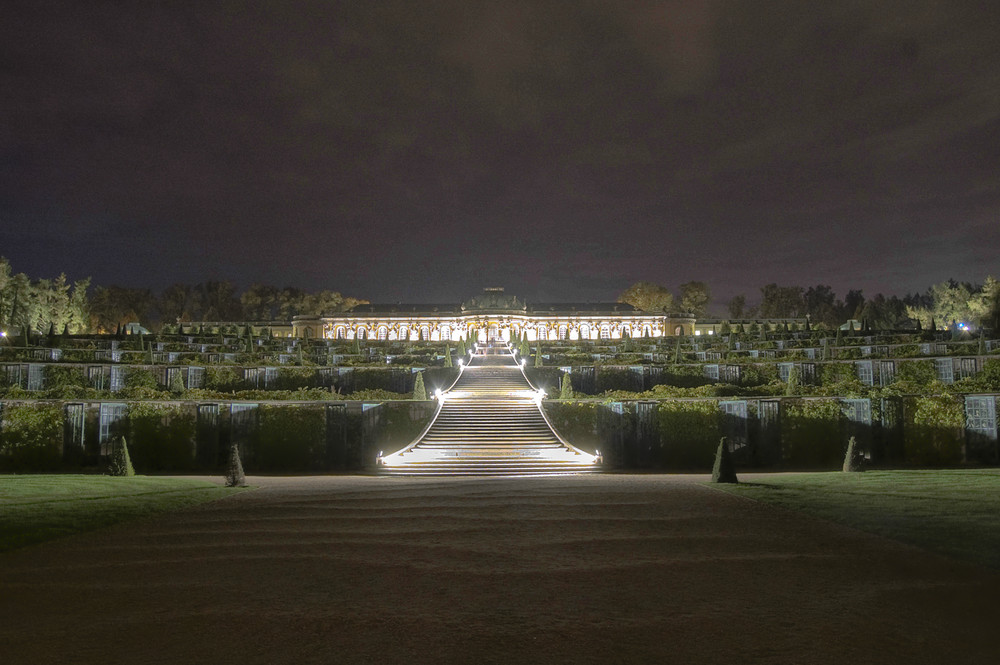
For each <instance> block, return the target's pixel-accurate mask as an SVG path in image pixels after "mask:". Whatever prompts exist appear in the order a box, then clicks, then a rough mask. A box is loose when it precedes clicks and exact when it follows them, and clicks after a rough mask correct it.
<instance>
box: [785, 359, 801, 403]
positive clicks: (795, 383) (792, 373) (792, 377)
mask: <svg viewBox="0 0 1000 665" xmlns="http://www.w3.org/2000/svg"><path fill="white" fill-rule="evenodd" d="M798 393H799V368H798V366H797V365H792V367H791V369H789V370H788V383H787V384H785V395H788V396H792V395H797V394H798Z"/></svg>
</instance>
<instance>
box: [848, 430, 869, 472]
mask: <svg viewBox="0 0 1000 665" xmlns="http://www.w3.org/2000/svg"><path fill="white" fill-rule="evenodd" d="M854 471H864V467H863V464H862V457H861V451H860V450H859V449H858V442H857V440H856V439H855V438H854V437H853V436H852V437H851V438H850V439H848V440H847V452H846V453H845V454H844V472H845V473H846V472H854Z"/></svg>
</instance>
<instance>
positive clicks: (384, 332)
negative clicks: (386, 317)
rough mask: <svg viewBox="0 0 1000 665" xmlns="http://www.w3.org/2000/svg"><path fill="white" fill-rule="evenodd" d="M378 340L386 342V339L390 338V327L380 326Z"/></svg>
mask: <svg viewBox="0 0 1000 665" xmlns="http://www.w3.org/2000/svg"><path fill="white" fill-rule="evenodd" d="M378 338H379V340H381V341H385V340H386V339H388V338H389V327H388V326H379V327H378Z"/></svg>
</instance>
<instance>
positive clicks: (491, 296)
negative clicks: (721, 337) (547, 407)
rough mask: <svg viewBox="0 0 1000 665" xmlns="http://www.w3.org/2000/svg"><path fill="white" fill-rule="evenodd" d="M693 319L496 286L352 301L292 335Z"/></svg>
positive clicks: (517, 333)
mask: <svg viewBox="0 0 1000 665" xmlns="http://www.w3.org/2000/svg"><path fill="white" fill-rule="evenodd" d="M694 324H695V320H694V319H693V318H690V317H678V316H673V315H667V314H663V313H655V312H642V311H639V310H637V309H635V308H634V307H632V306H631V305H627V304H624V303H540V304H527V303H525V302H524V301H522V300H520V299H519V298H517V297H516V296H510V295H506V294H505V293H504V290H503V289H502V288H492V289H485V290H484V291H483V293H482V294H480V295H479V296H476V297H475V298H471V299H470V300H467V301H465V302H464V303H462V304H461V305H404V304H395V305H358V306H357V307H355V308H354V309H352V310H350V311H349V312H338V313H336V314H330V315H324V316H297V317H295V318H294V319H293V321H292V332H293V334H294V336H296V337H303V338H317V337H319V338H326V339H345V340H353V339H370V340H389V341H392V340H409V341H418V340H421V339H423V340H429V341H447V340H451V341H458V340H460V339H466V340H468V339H472V340H474V341H479V342H487V341H501V340H502V341H510V340H511V339H514V338H520V337H521V336H522V334H523V335H524V336H526V337H527V339H528V340H529V341H537V340H561V339H562V340H587V339H589V340H601V339H622V338H623V337H632V338H641V337H663V336H665V335H691V334H693V332H694Z"/></svg>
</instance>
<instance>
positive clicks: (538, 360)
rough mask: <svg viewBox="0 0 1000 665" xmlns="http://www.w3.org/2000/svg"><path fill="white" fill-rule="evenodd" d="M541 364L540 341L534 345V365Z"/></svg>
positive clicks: (539, 365) (538, 365)
mask: <svg viewBox="0 0 1000 665" xmlns="http://www.w3.org/2000/svg"><path fill="white" fill-rule="evenodd" d="M541 366H542V345H541V343H539V345H538V346H537V347H535V367H541Z"/></svg>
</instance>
